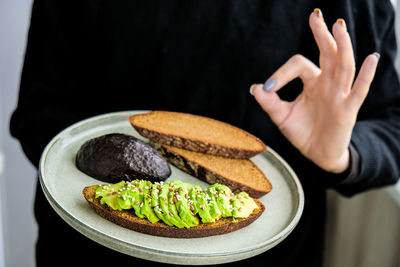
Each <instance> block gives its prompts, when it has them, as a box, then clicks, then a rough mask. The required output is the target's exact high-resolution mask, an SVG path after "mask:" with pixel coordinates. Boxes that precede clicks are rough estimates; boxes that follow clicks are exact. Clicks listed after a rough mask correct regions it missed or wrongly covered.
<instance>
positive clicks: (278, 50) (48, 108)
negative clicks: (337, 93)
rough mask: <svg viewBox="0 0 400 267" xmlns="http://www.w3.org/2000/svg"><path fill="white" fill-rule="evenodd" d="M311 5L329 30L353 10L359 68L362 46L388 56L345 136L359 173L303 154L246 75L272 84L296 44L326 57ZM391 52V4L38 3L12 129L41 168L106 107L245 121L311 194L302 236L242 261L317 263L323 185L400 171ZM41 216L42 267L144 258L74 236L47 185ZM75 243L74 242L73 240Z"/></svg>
mask: <svg viewBox="0 0 400 267" xmlns="http://www.w3.org/2000/svg"><path fill="white" fill-rule="evenodd" d="M316 7H319V8H321V9H322V12H323V15H324V19H325V21H326V22H327V24H328V27H329V28H330V27H331V25H333V23H334V22H335V20H336V19H337V18H339V17H341V18H344V19H345V21H346V23H347V27H348V30H349V33H350V35H351V38H352V42H353V46H354V51H355V59H356V64H357V69H359V67H360V65H361V63H362V61H363V60H364V58H365V57H366V56H367V55H368V54H370V53H372V52H375V51H377V52H379V53H380V54H381V59H380V62H379V66H378V70H377V73H376V76H375V80H374V82H373V84H372V87H371V90H370V93H369V95H368V97H367V99H366V101H365V103H364V105H363V106H362V108H361V110H360V113H359V116H358V122H357V123H356V126H355V129H354V132H353V135H352V139H351V142H352V145H353V146H354V148H355V149H356V151H358V154H359V159H360V162H359V166H357V168H358V170H357V175H356V176H355V177H353V178H352V179H345V176H346V175H344V174H341V175H333V174H330V173H327V172H325V171H323V170H322V169H320V168H318V167H317V166H316V165H315V164H313V163H312V162H310V161H309V160H307V159H306V158H304V157H303V156H302V155H301V154H300V153H299V152H298V151H297V150H296V149H295V148H294V147H293V146H292V145H291V144H290V143H289V142H288V141H287V140H286V139H285V138H284V137H283V136H282V134H281V133H280V132H279V130H278V129H277V127H276V126H275V125H274V124H273V123H272V122H271V120H270V119H269V117H268V115H267V114H266V113H265V112H264V111H263V110H262V109H261V108H260V106H259V105H258V104H257V102H256V101H255V99H254V98H253V97H252V96H251V95H250V94H249V86H250V85H251V84H253V83H262V82H264V81H265V80H266V78H268V76H269V75H271V74H272V73H273V72H274V71H275V70H276V69H277V68H278V67H279V66H281V65H282V64H283V63H284V62H285V61H286V60H287V59H288V58H290V57H291V56H292V55H294V54H296V53H299V54H302V55H304V56H305V57H307V58H309V59H310V60H312V61H313V62H314V63H316V64H318V57H319V52H318V48H317V46H316V44H315V42H314V41H313V36H312V33H311V30H310V29H309V26H308V17H309V15H310V13H311V12H312V11H313V9H314V8H316ZM395 55H396V43H395V34H394V12H393V9H392V6H391V4H390V1H388V0H387V1H386V0H385V1H383V0H375V1H373V0H336V1H322V0H321V1H319V0H286V1H266V0H255V1H239V0H230V1H222V0H221V1H208V0H202V1H189V0H186V1H178V0H174V1H133V0H129V1H125V0H121V1H105V0H81V1H76V2H73V1H50V0H36V1H35V2H34V5H33V10H32V21H31V27H30V30H29V38H28V45H27V50H26V55H25V63H24V67H23V72H22V78H21V88H20V95H19V102H18V107H17V109H16V110H15V112H14V114H13V116H12V119H11V126H10V128H11V133H12V135H13V136H15V137H16V138H18V139H19V141H20V142H21V145H22V148H23V150H24V152H25V153H26V155H27V157H28V158H29V159H30V161H31V162H32V163H33V164H34V165H35V166H37V165H38V162H39V158H40V155H41V153H42V151H43V149H44V147H45V145H46V144H47V143H48V142H49V141H50V139H51V138H52V137H53V136H54V135H56V134H57V133H58V132H59V131H60V130H62V129H64V128H65V127H67V126H69V125H71V124H72V123H74V122H77V121H79V120H82V119H84V118H87V117H90V116H93V115H97V114H102V113H107V112H112V111H121V110H144V109H145V110H154V109H157V110H171V111H183V112H190V113H195V114H200V115H205V116H209V117H213V118H216V119H219V120H222V121H226V122H229V123H231V124H234V125H236V126H238V127H241V128H243V129H245V130H247V131H249V132H251V133H253V134H255V135H256V136H258V137H259V138H261V139H262V140H263V141H264V142H265V143H266V144H267V145H268V146H270V147H272V148H273V149H274V150H275V151H277V152H278V153H279V154H280V155H282V156H283V158H284V159H285V160H286V161H287V162H288V163H289V164H290V165H291V166H292V168H293V169H294V170H295V172H296V173H297V174H298V176H299V178H300V180H301V182H302V185H303V187H304V191H305V199H306V202H305V209H304V213H303V216H302V218H301V220H300V223H299V225H298V226H297V227H296V228H295V231H294V232H293V233H292V234H291V235H290V236H289V237H288V238H287V239H286V240H285V241H284V242H282V243H281V244H280V245H278V246H277V247H275V248H273V249H272V250H270V251H268V252H266V253H264V254H263V255H260V256H257V257H254V258H252V259H250V260H248V261H247V263H246V264H248V265H254V266H255V265H263V264H268V265H269V266H293V265H294V264H296V265H300V266H320V264H321V262H322V251H323V242H324V240H323V236H324V223H325V190H326V188H334V189H336V190H338V191H339V192H341V193H342V194H344V195H353V194H356V193H358V192H361V191H365V190H368V189H371V188H376V187H380V186H383V185H387V184H391V183H394V182H396V180H397V179H398V178H399V176H400V168H399V162H400V86H399V81H398V77H397V74H396V71H395V69H394V65H393V63H394V58H395ZM301 89H302V85H301V83H300V82H299V80H295V81H293V82H291V83H289V84H288V85H287V86H286V87H285V88H284V89H283V90H281V92H280V93H279V94H280V96H281V97H282V98H283V99H287V100H293V99H295V98H296V96H297V95H298V94H299V93H300V92H301ZM27 179H28V178H27ZM35 215H36V219H37V221H38V224H39V241H38V245H37V259H38V264H41V265H44V264H45V261H46V255H47V258H48V255H49V253H50V254H51V255H54V256H57V255H59V256H60V257H63V261H68V260H70V259H71V255H72V256H73V258H75V257H79V255H81V254H82V255H87V254H90V253H98V254H102V255H104V256H105V258H106V259H107V258H108V259H112V260H111V261H112V262H113V263H117V262H119V260H121V262H123V263H124V264H126V263H129V262H134V261H136V262H139V260H138V259H135V258H129V257H125V256H124V255H122V254H118V253H114V252H112V251H110V250H108V249H105V248H103V247H101V246H98V245H97V244H95V243H93V242H91V241H89V240H87V239H86V238H84V237H83V236H80V235H79V234H77V233H76V232H75V231H74V230H72V228H70V227H69V226H67V225H65V224H64V223H63V222H62V221H61V220H60V219H59V218H58V216H57V215H55V213H54V212H53V211H52V209H51V208H50V207H49V205H48V203H47V202H46V200H45V198H44V196H43V193H42V192H41V190H40V189H39V190H37V194H36V202H35ZM70 241H74V243H73V244H74V245H65V244H66V243H68V242H70ZM54 242H56V243H55V244H57V245H56V246H55V245H53V244H54ZM80 253H81V254H80ZM68 255H69V256H68ZM106 255H107V256H106ZM91 260H93V259H91ZM240 264H244V263H240Z"/></svg>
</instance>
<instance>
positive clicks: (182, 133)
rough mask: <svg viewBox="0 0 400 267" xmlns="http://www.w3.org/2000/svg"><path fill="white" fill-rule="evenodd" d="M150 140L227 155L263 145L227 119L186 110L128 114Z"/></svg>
mask: <svg viewBox="0 0 400 267" xmlns="http://www.w3.org/2000/svg"><path fill="white" fill-rule="evenodd" d="M129 121H130V123H131V125H132V126H133V127H134V128H135V129H136V131H137V132H138V133H139V134H140V135H142V136H144V137H146V138H148V139H150V140H151V141H153V142H156V143H160V144H166V145H171V146H175V147H179V148H183V149H187V150H191V151H195V152H201V153H206V154H211V155H217V156H223V157H228V158H240V159H248V158H251V157H253V156H255V155H257V154H258V153H260V152H263V151H264V150H265V149H266V145H265V144H264V143H263V142H262V141H261V140H260V139H258V138H257V137H255V136H254V135H252V134H250V133H248V132H246V131H244V130H242V129H239V128H237V127H235V126H232V125H230V124H228V123H224V122H221V121H217V120H214V119H211V118H207V117H203V116H198V115H192V114H187V113H179V112H169V111H151V112H147V113H141V114H136V115H133V116H131V117H130V118H129Z"/></svg>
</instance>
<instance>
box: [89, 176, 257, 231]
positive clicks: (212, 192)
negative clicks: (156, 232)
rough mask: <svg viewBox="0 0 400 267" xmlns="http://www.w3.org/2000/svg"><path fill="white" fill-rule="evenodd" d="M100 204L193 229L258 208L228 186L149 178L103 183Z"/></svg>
mask: <svg viewBox="0 0 400 267" xmlns="http://www.w3.org/2000/svg"><path fill="white" fill-rule="evenodd" d="M96 198H100V204H103V205H107V206H108V207H110V208H111V209H113V210H133V212H134V213H135V215H136V216H137V217H139V218H145V219H147V220H149V221H150V222H151V223H155V222H158V221H162V222H164V223H165V224H167V225H169V226H175V227H178V228H190V227H193V226H196V225H198V224H199V223H200V221H201V222H202V223H212V222H215V221H217V220H218V219H220V218H222V217H231V218H232V219H233V221H236V218H247V217H249V216H250V215H251V214H252V213H253V211H254V209H256V208H258V206H257V204H256V203H255V201H254V200H253V199H252V198H251V197H249V195H248V194H247V193H245V192H241V193H239V194H236V195H235V194H233V193H232V191H231V190H230V189H229V188H228V187H227V186H225V185H222V184H213V185H211V186H209V187H208V188H207V189H206V190H202V189H201V187H200V186H198V185H192V184H188V183H184V182H182V181H179V180H174V181H168V182H156V183H151V182H150V181H146V180H133V181H131V182H125V181H121V182H119V183H116V184H106V185H100V186H99V187H98V188H97V190H96Z"/></svg>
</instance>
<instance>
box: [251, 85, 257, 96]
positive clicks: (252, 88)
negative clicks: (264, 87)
mask: <svg viewBox="0 0 400 267" xmlns="http://www.w3.org/2000/svg"><path fill="white" fill-rule="evenodd" d="M254 87H256V84H252V85H251V86H250V94H251V95H253V90H254Z"/></svg>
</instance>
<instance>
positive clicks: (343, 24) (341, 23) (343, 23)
mask: <svg viewBox="0 0 400 267" xmlns="http://www.w3.org/2000/svg"><path fill="white" fill-rule="evenodd" d="M337 22H338V23H339V24H340V25H342V26H343V27H344V28H345V29H346V30H347V27H346V22H345V21H344V19H338V20H337Z"/></svg>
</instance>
